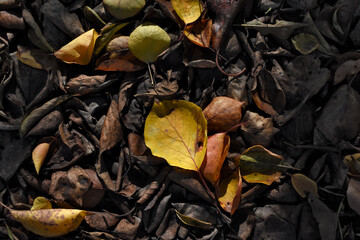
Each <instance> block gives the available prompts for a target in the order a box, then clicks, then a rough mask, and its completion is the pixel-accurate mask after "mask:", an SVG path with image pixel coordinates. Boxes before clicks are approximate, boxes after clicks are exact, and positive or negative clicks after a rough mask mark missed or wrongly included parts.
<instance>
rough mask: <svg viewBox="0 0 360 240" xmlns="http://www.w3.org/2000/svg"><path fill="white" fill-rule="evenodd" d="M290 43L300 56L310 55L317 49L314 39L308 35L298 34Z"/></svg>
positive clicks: (316, 42)
mask: <svg viewBox="0 0 360 240" xmlns="http://www.w3.org/2000/svg"><path fill="white" fill-rule="evenodd" d="M291 42H292V44H293V45H294V47H295V49H296V50H298V51H299V52H300V53H301V54H310V53H312V52H313V51H315V50H316V49H317V48H318V47H319V43H318V41H317V39H316V37H314V35H312V34H309V33H300V34H298V35H296V36H295V37H293V38H292V39H291Z"/></svg>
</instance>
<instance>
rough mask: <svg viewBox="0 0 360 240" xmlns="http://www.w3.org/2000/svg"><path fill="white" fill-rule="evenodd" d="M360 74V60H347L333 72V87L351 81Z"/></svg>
mask: <svg viewBox="0 0 360 240" xmlns="http://www.w3.org/2000/svg"><path fill="white" fill-rule="evenodd" d="M359 72H360V59H358V60H356V61H355V60H348V61H346V62H344V63H343V64H341V65H340V66H339V67H338V68H337V69H336V71H335V76H334V83H333V85H336V84H339V83H341V82H342V81H344V80H346V79H352V78H353V77H355V75H356V74H358V73H359Z"/></svg>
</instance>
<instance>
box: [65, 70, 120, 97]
mask: <svg viewBox="0 0 360 240" xmlns="http://www.w3.org/2000/svg"><path fill="white" fill-rule="evenodd" d="M105 80H106V75H94V76H88V75H85V74H80V75H79V76H77V77H74V78H70V80H69V81H68V82H67V83H66V84H65V86H64V88H65V90H66V91H67V92H68V93H71V94H79V95H84V94H89V93H93V92H97V91H99V90H101V89H103V87H104V86H108V84H111V83H113V81H111V80H109V81H105Z"/></svg>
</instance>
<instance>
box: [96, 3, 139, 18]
mask: <svg viewBox="0 0 360 240" xmlns="http://www.w3.org/2000/svg"><path fill="white" fill-rule="evenodd" d="M103 3H104V6H105V7H106V9H107V10H108V11H109V12H110V14H111V15H112V16H113V17H115V18H117V19H119V20H121V19H125V18H128V17H132V16H134V15H136V14H138V12H140V11H141V9H142V8H143V7H144V6H145V0H121V1H118V0H104V1H103Z"/></svg>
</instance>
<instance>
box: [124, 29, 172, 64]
mask: <svg viewBox="0 0 360 240" xmlns="http://www.w3.org/2000/svg"><path fill="white" fill-rule="evenodd" d="M170 43H171V39H170V37H169V35H168V34H167V33H166V32H165V31H164V29H162V28H161V27H159V26H157V25H155V24H152V23H143V24H141V25H140V26H139V27H137V28H136V29H135V30H134V31H133V32H132V33H131V34H130V37H129V48H130V51H131V52H132V53H133V54H134V55H135V57H137V58H138V59H140V60H141V61H143V62H145V63H151V62H154V61H155V60H156V58H157V57H158V56H159V54H160V53H162V52H163V51H164V50H166V49H167V48H169V47H170ZM150 46H151V47H150Z"/></svg>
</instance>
